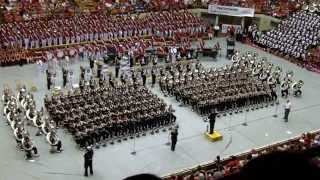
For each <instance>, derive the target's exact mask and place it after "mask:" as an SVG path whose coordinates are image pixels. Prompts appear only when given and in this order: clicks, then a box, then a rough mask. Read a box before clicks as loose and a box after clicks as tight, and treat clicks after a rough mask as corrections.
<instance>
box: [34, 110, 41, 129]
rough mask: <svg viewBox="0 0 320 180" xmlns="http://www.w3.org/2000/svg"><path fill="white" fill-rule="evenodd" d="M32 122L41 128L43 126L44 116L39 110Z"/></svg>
mask: <svg viewBox="0 0 320 180" xmlns="http://www.w3.org/2000/svg"><path fill="white" fill-rule="evenodd" d="M32 122H33V125H34V126H35V127H37V128H41V126H42V124H43V121H42V117H41V115H40V113H39V112H38V113H37V115H36V117H35V118H33V120H32Z"/></svg>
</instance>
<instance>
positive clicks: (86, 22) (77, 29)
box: [0, 11, 207, 66]
mask: <svg viewBox="0 0 320 180" xmlns="http://www.w3.org/2000/svg"><path fill="white" fill-rule="evenodd" d="M206 31H207V25H206V24H205V23H204V22H202V21H201V20H200V19H199V18H197V17H195V16H194V15H192V14H191V13H190V12H188V11H183V12H177V11H171V12H167V11H163V12H161V13H152V14H149V15H146V16H143V17H135V18H132V17H131V16H107V15H105V14H90V15H82V16H77V17H73V18H66V19H54V20H49V21H45V20H35V21H32V22H31V21H26V22H18V23H9V24H3V25H1V26H0V32H1V35H0V39H1V40H2V42H1V43H0V44H1V48H2V51H1V53H0V54H1V56H2V57H4V58H2V59H1V65H4V66H5V65H10V64H12V61H15V62H16V64H18V63H20V62H19V61H23V62H26V61H27V60H25V59H29V60H28V62H32V61H35V60H34V56H31V55H30V56H29V55H28V56H27V57H25V58H24V59H21V60H19V57H24V55H21V51H29V50H32V51H34V50H37V51H38V53H36V54H42V55H43V57H44V59H43V60H46V59H47V58H46V56H45V55H44V54H46V53H45V52H44V51H41V48H46V49H48V48H49V49H50V53H51V54H54V55H55V56H58V58H61V57H63V56H64V55H63V54H68V53H69V50H70V49H71V51H72V55H70V56H73V55H74V54H75V53H74V51H77V52H79V53H80V54H81V53H83V49H87V50H90V49H91V50H92V52H91V53H93V54H96V53H97V52H98V51H99V52H100V51H104V50H106V49H108V50H109V51H111V52H113V53H116V54H117V53H121V52H124V51H128V49H129V47H131V48H133V47H135V48H134V49H132V51H141V49H144V50H145V48H147V47H148V46H149V45H150V43H147V42H146V41H144V38H149V39H151V43H152V45H155V44H153V43H156V41H164V40H165V39H166V40H168V39H169V40H176V41H177V42H181V41H184V43H185V42H189V41H186V38H185V37H187V39H189V38H195V37H201V36H203V35H205V33H206ZM148 42H150V41H148ZM80 44H81V45H80ZM65 46H68V48H66V47H65ZM52 47H54V48H52ZM39 48H40V49H39ZM8 49H12V51H11V50H10V51H8ZM13 49H15V50H13ZM110 49H111V50H110ZM66 51H67V52H66ZM52 52H53V53H52ZM61 53H62V55H61ZM27 54H30V53H27ZM33 54H34V53H33ZM100 54H101V52H100ZM10 57H17V58H14V60H13V59H12V58H10Z"/></svg>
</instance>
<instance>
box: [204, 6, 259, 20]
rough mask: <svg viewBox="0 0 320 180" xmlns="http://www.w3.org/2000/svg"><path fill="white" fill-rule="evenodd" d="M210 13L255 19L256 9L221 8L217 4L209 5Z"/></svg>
mask: <svg viewBox="0 0 320 180" xmlns="http://www.w3.org/2000/svg"><path fill="white" fill-rule="evenodd" d="M208 13H210V14H219V15H226V16H238V17H254V9H253V8H242V7H234V6H220V5H216V4H209V7H208Z"/></svg>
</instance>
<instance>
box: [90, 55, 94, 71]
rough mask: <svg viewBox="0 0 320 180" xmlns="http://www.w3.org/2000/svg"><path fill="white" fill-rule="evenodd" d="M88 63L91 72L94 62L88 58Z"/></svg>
mask: <svg viewBox="0 0 320 180" xmlns="http://www.w3.org/2000/svg"><path fill="white" fill-rule="evenodd" d="M89 63H90V69H91V70H92V69H93V68H94V60H93V58H92V57H90V59H89Z"/></svg>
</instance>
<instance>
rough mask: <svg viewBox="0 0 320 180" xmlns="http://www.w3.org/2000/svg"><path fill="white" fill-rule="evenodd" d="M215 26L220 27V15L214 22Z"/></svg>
mask: <svg viewBox="0 0 320 180" xmlns="http://www.w3.org/2000/svg"><path fill="white" fill-rule="evenodd" d="M214 25H215V26H219V15H216V19H215V21H214Z"/></svg>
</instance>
